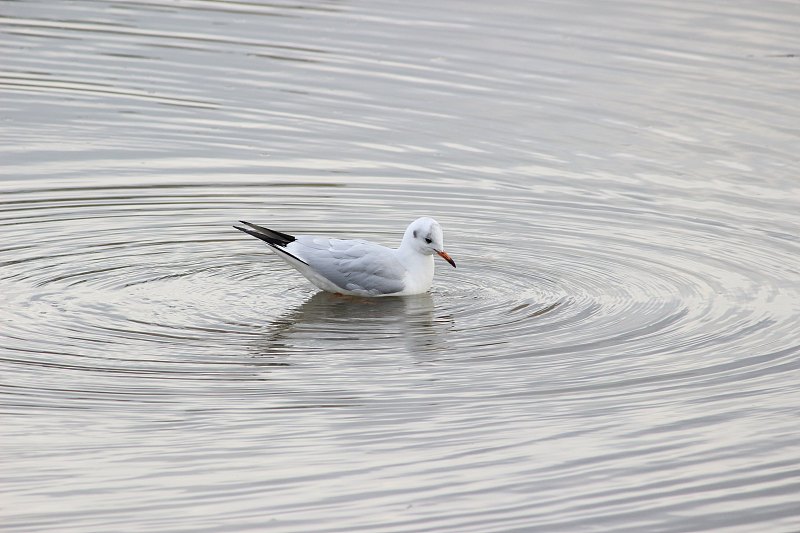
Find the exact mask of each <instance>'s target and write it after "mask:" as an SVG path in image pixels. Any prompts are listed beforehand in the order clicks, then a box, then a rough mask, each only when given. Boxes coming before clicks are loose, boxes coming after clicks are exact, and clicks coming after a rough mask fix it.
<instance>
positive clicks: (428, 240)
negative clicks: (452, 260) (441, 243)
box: [425, 238, 433, 244]
mask: <svg viewBox="0 0 800 533" xmlns="http://www.w3.org/2000/svg"><path fill="white" fill-rule="evenodd" d="M425 242H427V243H428V244H430V243H432V242H433V241H432V240H430V239H428V238H426V239H425Z"/></svg>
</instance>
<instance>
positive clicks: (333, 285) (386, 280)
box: [233, 217, 456, 296]
mask: <svg viewBox="0 0 800 533" xmlns="http://www.w3.org/2000/svg"><path fill="white" fill-rule="evenodd" d="M239 222H241V223H242V224H243V226H233V227H234V228H236V229H238V230H239V231H243V232H245V233H247V234H249V235H252V236H253V237H255V238H257V239H261V240H262V241H264V242H265V243H267V245H268V246H269V247H270V248H272V249H273V250H275V252H276V253H277V254H278V257H280V258H281V259H283V260H284V261H286V262H287V263H289V264H290V265H291V266H293V267H294V268H295V269H297V271H298V272H300V273H301V274H302V275H303V276H305V277H306V279H308V280H309V281H310V282H311V283H313V284H314V285H316V286H317V287H319V288H320V289H322V290H324V291H328V292H333V293H338V294H347V295H351V296H406V295H411V294H422V293H425V292H428V291H429V290H430V288H431V283H432V282H433V254H438V255H439V256H440V257H442V258H443V259H444V260H445V261H447V262H448V263H450V264H451V265H452V266H453V268H455V266H456V262H455V261H453V259H452V258H451V257H450V256H449V255H447V252H445V251H444V237H443V236H442V227H441V226H440V225H439V223H438V222H436V221H435V220H434V219H432V218H430V217H422V218H418V219H417V220H415V221H414V222H412V223H411V224H409V226H408V228H406V232H405V234H403V242H401V243H400V247H399V248H397V249H394V248H387V247H386V246H381V245H380V244H376V243H373V242H368V241H364V240H360V239H334V238H332V237H320V236H317V235H297V236H294V235H289V234H288V233H281V232H280V231H275V230H271V229H267V228H264V227H261V226H257V225H255V224H252V223H250V222H245V221H244V220H240V221H239Z"/></svg>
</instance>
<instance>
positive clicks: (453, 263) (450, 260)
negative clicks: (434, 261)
mask: <svg viewBox="0 0 800 533" xmlns="http://www.w3.org/2000/svg"><path fill="white" fill-rule="evenodd" d="M436 253H437V254H439V256H440V257H441V258H442V259H444V260H445V261H447V262H448V263H450V264H451V265H453V268H455V267H456V262H455V261H453V258H452V257H450V256H449V255H447V252H440V251H439V250H436Z"/></svg>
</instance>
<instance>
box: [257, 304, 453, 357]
mask: <svg viewBox="0 0 800 533" xmlns="http://www.w3.org/2000/svg"><path fill="white" fill-rule="evenodd" d="M434 310H435V306H434V300H433V297H432V296H431V295H430V294H418V295H414V296H402V297H384V298H362V297H357V296H342V295H339V294H332V293H329V292H324V291H320V292H317V293H315V294H314V295H312V296H311V297H309V298H308V299H307V300H305V301H304V302H303V303H302V304H300V305H299V306H298V307H296V308H294V309H292V310H290V311H288V312H286V313H285V314H283V315H282V316H279V317H278V318H276V319H275V320H273V321H272V322H271V323H270V324H269V325H268V326H266V331H265V334H264V335H263V336H262V337H260V338H259V342H258V345H257V346H256V347H255V352H256V353H257V354H258V355H261V356H270V357H275V356H287V355H289V356H291V355H293V354H297V353H312V352H330V351H337V352H342V351H364V350H371V351H378V352H381V353H388V352H392V351H396V350H397V349H398V348H399V349H400V350H402V351H405V352H407V353H409V354H413V355H420V356H423V357H424V358H425V359H431V356H432V355H433V358H435V354H436V353H438V352H443V351H444V341H443V339H442V335H443V333H445V332H446V330H447V329H449V327H450V326H451V325H452V318H451V317H450V316H439V317H435V316H434Z"/></svg>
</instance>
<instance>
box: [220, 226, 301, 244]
mask: <svg viewBox="0 0 800 533" xmlns="http://www.w3.org/2000/svg"><path fill="white" fill-rule="evenodd" d="M239 222H240V223H242V224H244V227H242V226H236V225H234V226H233V227H234V228H236V229H238V230H239V231H243V232H245V233H247V234H248V235H252V236H253V237H255V238H256V239H261V240H262V241H264V242H266V243H267V244H269V245H271V246H286V245H287V244H289V243H291V242H294V241H296V240H297V239H296V238H295V237H294V235H289V234H288V233H281V232H280V231H275V230H273V229H269V228H264V227H261V226H259V225H258V224H253V223H252V222H247V221H246V220H240V221H239Z"/></svg>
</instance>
